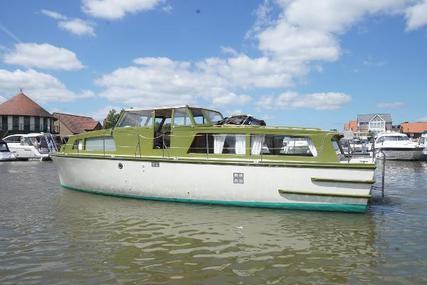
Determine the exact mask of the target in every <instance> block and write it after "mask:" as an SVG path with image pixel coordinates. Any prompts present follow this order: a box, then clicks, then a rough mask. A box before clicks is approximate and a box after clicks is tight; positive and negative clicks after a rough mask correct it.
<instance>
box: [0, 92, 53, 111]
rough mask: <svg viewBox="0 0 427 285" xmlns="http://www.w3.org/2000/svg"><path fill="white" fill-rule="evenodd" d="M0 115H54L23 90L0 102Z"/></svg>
mask: <svg viewBox="0 0 427 285" xmlns="http://www.w3.org/2000/svg"><path fill="white" fill-rule="evenodd" d="M0 115H9V116H12V115H17V116H34V117H52V115H51V114H50V113H49V112H48V111H46V110H45V109H43V108H42V107H40V105H38V104H37V103H36V102H34V101H33V100H31V99H30V98H29V97H28V96H27V95H25V94H24V93H22V92H20V93H18V94H16V95H15V96H13V97H12V98H10V99H9V100H7V101H5V102H3V103H1V104H0Z"/></svg>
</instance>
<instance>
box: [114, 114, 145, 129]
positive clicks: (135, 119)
mask: <svg viewBox="0 0 427 285" xmlns="http://www.w3.org/2000/svg"><path fill="white" fill-rule="evenodd" d="M152 114H153V112H152V111H151V110H147V111H126V112H125V113H124V114H123V117H122V118H121V120H120V122H119V123H118V126H119V127H121V128H126V127H128V128H129V127H151V125H152V117H153V116H152Z"/></svg>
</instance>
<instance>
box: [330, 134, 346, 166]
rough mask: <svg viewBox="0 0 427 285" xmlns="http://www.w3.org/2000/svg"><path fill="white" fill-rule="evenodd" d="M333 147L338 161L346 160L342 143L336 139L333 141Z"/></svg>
mask: <svg viewBox="0 0 427 285" xmlns="http://www.w3.org/2000/svg"><path fill="white" fill-rule="evenodd" d="M332 147H333V148H334V150H335V154H336V155H337V158H338V160H340V161H341V160H343V159H345V154H344V150H343V148H342V145H341V143H340V142H339V141H338V140H337V139H335V138H333V139H332Z"/></svg>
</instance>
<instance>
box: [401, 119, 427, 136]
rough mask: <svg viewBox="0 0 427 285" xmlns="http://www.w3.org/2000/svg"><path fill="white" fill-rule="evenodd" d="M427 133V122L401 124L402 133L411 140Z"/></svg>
mask: <svg viewBox="0 0 427 285" xmlns="http://www.w3.org/2000/svg"><path fill="white" fill-rule="evenodd" d="M426 131H427V122H404V123H401V124H400V132H401V133H404V134H407V135H408V136H409V137H411V138H419V137H421V135H422V133H424V132H426Z"/></svg>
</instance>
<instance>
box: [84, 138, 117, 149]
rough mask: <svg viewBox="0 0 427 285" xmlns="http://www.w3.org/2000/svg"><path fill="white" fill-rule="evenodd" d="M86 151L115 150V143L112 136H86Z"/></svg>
mask: <svg viewBox="0 0 427 285" xmlns="http://www.w3.org/2000/svg"><path fill="white" fill-rule="evenodd" d="M85 149H86V151H116V144H115V143H114V139H113V138H112V137H94V138H87V139H86V145H85Z"/></svg>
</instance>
